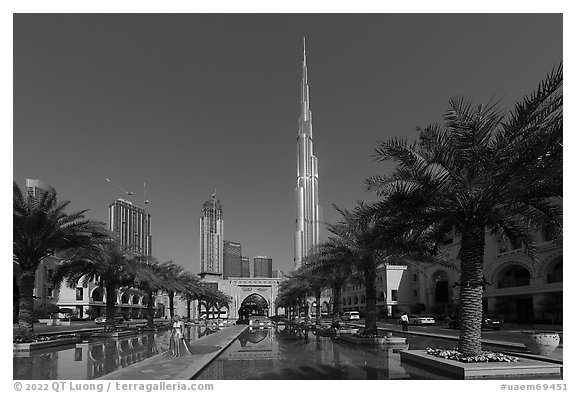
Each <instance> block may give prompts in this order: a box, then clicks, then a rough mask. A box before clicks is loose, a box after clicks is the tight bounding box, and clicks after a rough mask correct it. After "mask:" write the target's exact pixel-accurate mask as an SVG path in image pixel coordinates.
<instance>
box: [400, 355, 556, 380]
mask: <svg viewBox="0 0 576 393" xmlns="http://www.w3.org/2000/svg"><path fill="white" fill-rule="evenodd" d="M400 359H401V361H402V363H404V364H411V365H415V366H417V367H421V368H423V369H425V370H429V371H432V372H438V373H439V374H443V375H446V376H449V377H452V378H454V379H520V378H519V377H522V378H534V377H545V378H550V377H554V378H557V377H560V376H561V375H562V366H561V365H558V364H553V363H549V362H543V361H538V360H532V359H520V360H519V361H518V362H512V363H507V362H490V363H488V362H483V363H463V362H458V361H456V360H450V359H443V358H439V357H437V356H434V355H429V354H428V353H427V352H426V351H425V350H411V351H400Z"/></svg>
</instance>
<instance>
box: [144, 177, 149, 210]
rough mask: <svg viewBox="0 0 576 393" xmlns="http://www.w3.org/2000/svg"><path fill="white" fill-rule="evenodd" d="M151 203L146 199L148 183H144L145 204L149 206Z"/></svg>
mask: <svg viewBox="0 0 576 393" xmlns="http://www.w3.org/2000/svg"><path fill="white" fill-rule="evenodd" d="M149 202H150V201H149V200H148V199H147V198H146V182H144V204H145V205H147V204H148V203H149Z"/></svg>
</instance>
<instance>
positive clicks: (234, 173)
mask: <svg viewBox="0 0 576 393" xmlns="http://www.w3.org/2000/svg"><path fill="white" fill-rule="evenodd" d="M304 35H305V36H306V40H307V57H308V67H309V83H310V99H311V109H312V112H313V126H314V137H315V139H314V149H315V154H316V156H317V157H318V163H319V171H320V182H319V192H320V203H321V205H322V206H323V207H324V219H325V220H326V221H329V222H334V221H335V220H336V219H337V216H336V215H335V211H334V209H333V208H332V204H336V205H338V206H340V207H345V208H352V207H353V206H354V203H355V201H357V200H368V201H370V200H374V196H373V195H370V194H368V193H366V192H365V191H364V187H363V180H364V179H365V178H366V177H368V176H371V175H375V174H380V173H385V172H386V171H387V170H389V168H390V166H389V165H388V166H385V165H382V164H377V163H375V162H374V161H373V159H372V158H371V154H372V153H373V151H374V149H375V147H376V145H377V141H379V140H382V139H387V138H391V137H394V136H400V137H408V138H413V137H414V136H415V132H414V128H415V127H416V126H425V125H427V124H430V123H435V122H438V121H440V120H441V117H442V114H443V112H444V110H445V109H446V108H447V103H448V100H449V99H450V98H451V97H454V96H457V95H465V96H468V97H470V98H472V99H474V101H475V102H477V103H482V102H486V101H487V100H488V99H489V98H490V97H491V96H493V95H495V96H496V97H497V98H501V99H502V106H503V107H505V108H508V109H510V108H511V107H512V105H513V103H514V102H515V101H516V100H518V99H520V98H522V96H524V95H525V94H528V93H529V92H531V91H532V90H533V89H534V88H535V87H536V86H537V84H538V82H539V81H540V80H541V79H542V78H544V76H545V75H546V73H548V72H549V71H551V70H552V68H553V66H554V65H557V64H559V63H560V62H561V61H562V57H563V55H562V15H561V14H525V15H522V14H502V15H498V14H407V15H404V14H309V15H306V14H303V15H299V14H274V15H267V14H219V15H210V14H137V15H136V14H112V15H106V14H63V15H59V14H40V15H34V14H16V15H14V133H13V144H14V149H13V150H14V151H13V153H14V162H13V165H14V167H13V179H14V180H15V181H16V182H18V183H19V184H20V185H21V186H23V185H24V179H25V178H33V179H42V180H44V181H46V182H48V183H49V184H51V185H52V186H53V187H55V188H56V189H57V191H58V195H59V198H60V199H67V200H70V201H71V205H70V206H71V208H70V211H75V210H80V209H89V212H88V216H89V217H91V218H94V219H97V220H100V221H104V222H107V217H108V205H109V203H110V202H111V201H112V200H114V199H115V198H117V197H122V193H121V192H120V191H119V190H117V189H116V188H114V187H113V186H111V185H110V184H109V183H107V182H106V181H105V179H106V178H110V179H112V180H113V181H114V182H115V183H117V184H119V185H120V186H121V187H123V188H124V189H127V190H131V191H133V192H134V196H133V198H132V201H133V202H134V203H135V204H140V205H142V201H143V200H144V195H143V183H144V182H146V183H147V186H148V190H147V198H148V199H149V200H150V204H149V205H148V210H149V212H150V214H151V215H152V236H153V254H154V255H155V256H156V257H157V258H158V259H159V260H160V261H167V260H173V261H175V262H177V263H179V264H181V265H183V266H184V267H186V268H187V269H189V270H191V271H192V272H197V271H198V269H199V260H198V259H199V256H198V244H199V218H200V210H201V206H202V203H203V202H204V201H206V200H207V199H209V198H210V196H211V194H212V193H213V191H214V189H215V188H216V189H217V195H218V198H219V199H220V201H221V203H222V205H223V209H224V238H225V239H227V240H231V241H237V242H240V243H241V244H242V248H243V253H244V255H246V256H250V257H254V256H257V255H267V256H269V257H272V258H273V261H274V262H273V264H274V269H282V270H285V271H288V270H290V269H291V268H292V265H293V248H294V246H293V233H294V229H295V198H294V189H295V186H296V136H297V122H298V116H299V113H298V110H299V108H298V103H299V84H300V78H301V60H302V37H303V36H304Z"/></svg>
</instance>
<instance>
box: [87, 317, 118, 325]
mask: <svg viewBox="0 0 576 393" xmlns="http://www.w3.org/2000/svg"><path fill="white" fill-rule="evenodd" d="M94 322H95V323H96V325H100V324H102V323H106V315H104V316H101V317H98V318H96V319H95V320H94ZM123 322H124V317H123V316H122V315H114V323H117V324H122V323H123Z"/></svg>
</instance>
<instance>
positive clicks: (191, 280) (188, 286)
mask: <svg viewBox="0 0 576 393" xmlns="http://www.w3.org/2000/svg"><path fill="white" fill-rule="evenodd" d="M180 278H181V280H182V282H183V283H184V287H185V289H184V291H183V292H182V293H180V298H182V299H183V300H185V301H186V311H187V317H188V319H190V304H191V303H192V301H193V300H199V299H201V298H202V296H203V295H204V293H205V291H204V287H203V286H202V283H201V282H200V278H199V277H198V276H197V275H195V274H192V273H189V272H182V273H181V274H180Z"/></svg>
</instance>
